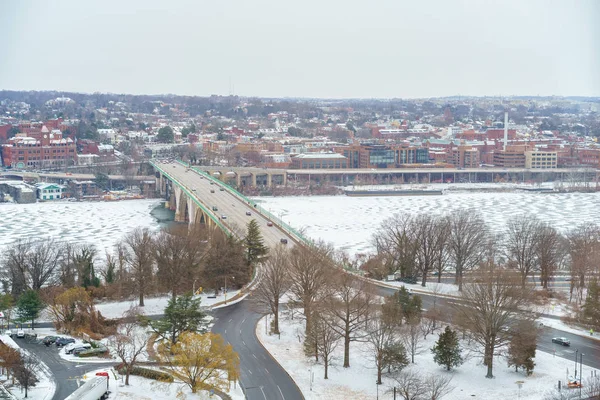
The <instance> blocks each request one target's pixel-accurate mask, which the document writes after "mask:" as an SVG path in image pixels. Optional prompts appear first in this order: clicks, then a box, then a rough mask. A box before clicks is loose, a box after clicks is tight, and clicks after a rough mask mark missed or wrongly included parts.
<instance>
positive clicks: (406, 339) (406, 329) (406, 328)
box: [400, 316, 423, 364]
mask: <svg viewBox="0 0 600 400" xmlns="http://www.w3.org/2000/svg"><path fill="white" fill-rule="evenodd" d="M400 337H401V340H402V343H403V344H404V347H405V348H406V351H407V352H408V354H410V362H411V363H413V364H414V363H415V356H416V355H417V354H421V353H422V352H423V344H422V342H421V320H420V318H418V317H416V316H415V317H412V318H410V319H409V320H408V321H407V322H406V324H404V325H403V326H402V328H401V332H400Z"/></svg>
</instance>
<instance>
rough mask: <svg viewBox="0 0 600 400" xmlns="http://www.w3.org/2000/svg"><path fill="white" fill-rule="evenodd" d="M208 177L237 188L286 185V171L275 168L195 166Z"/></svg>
mask: <svg viewBox="0 0 600 400" xmlns="http://www.w3.org/2000/svg"><path fill="white" fill-rule="evenodd" d="M194 168H195V169H197V170H201V171H203V172H205V173H207V174H209V175H212V176H214V177H215V178H218V179H219V180H221V181H223V182H225V183H233V182H235V184H236V185H237V187H242V186H252V187H256V186H266V187H272V186H273V185H283V186H285V185H287V174H288V171H287V170H285V169H277V168H268V169H267V168H255V167H215V166H204V165H202V166H195V167H194Z"/></svg>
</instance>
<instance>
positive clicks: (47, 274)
mask: <svg viewBox="0 0 600 400" xmlns="http://www.w3.org/2000/svg"><path fill="white" fill-rule="evenodd" d="M60 258H61V252H60V246H59V244H58V243H56V242H55V241H54V240H49V241H40V242H37V243H35V244H34V245H33V247H32V249H31V252H30V253H29V257H28V261H27V263H28V271H29V280H30V286H31V288H32V289H33V290H40V289H41V288H42V287H43V286H44V285H46V284H50V283H53V282H54V279H55V278H56V272H57V269H58V266H59V263H60Z"/></svg>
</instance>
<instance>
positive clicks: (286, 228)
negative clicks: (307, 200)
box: [177, 160, 314, 245]
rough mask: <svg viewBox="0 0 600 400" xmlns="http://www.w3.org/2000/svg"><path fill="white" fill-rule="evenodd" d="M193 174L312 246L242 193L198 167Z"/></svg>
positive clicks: (311, 241) (279, 219)
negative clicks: (215, 184) (222, 189)
mask: <svg viewBox="0 0 600 400" xmlns="http://www.w3.org/2000/svg"><path fill="white" fill-rule="evenodd" d="M177 162H178V163H179V164H181V165H183V166H185V167H189V166H188V164H187V163H185V162H183V161H179V160H178V161H177ZM191 168H192V169H193V170H194V171H195V172H197V173H198V174H201V175H202V176H204V177H205V178H207V179H209V180H211V181H212V182H215V183H217V184H218V185H219V186H221V187H223V188H224V189H225V190H227V191H228V192H229V193H230V194H232V195H234V196H235V197H237V198H238V199H240V200H241V201H243V202H244V203H246V204H248V205H251V206H252V207H253V208H254V209H255V210H257V211H258V212H259V213H260V214H261V215H262V216H264V217H266V218H267V219H268V220H270V221H271V222H273V223H274V224H277V225H278V226H279V227H280V228H281V229H283V230H284V231H286V232H288V233H289V234H290V235H292V236H294V237H295V238H296V240H298V241H300V242H303V243H305V244H308V245H312V244H314V242H313V240H312V239H310V238H307V237H305V236H304V235H302V234H301V233H300V232H298V231H297V230H296V229H294V228H293V227H292V226H290V225H289V224H287V223H285V222H284V221H283V220H282V219H281V218H279V217H277V216H276V215H273V214H272V213H271V212H269V211H267V210H266V209H265V208H264V207H262V206H261V205H260V204H259V203H257V202H256V201H254V200H252V199H250V198H248V197H246V196H244V195H243V194H242V193H240V192H238V191H237V190H235V189H234V188H232V187H231V186H229V185H227V184H226V183H225V182H223V181H221V180H220V179H217V178H215V177H214V176H212V175H211V174H208V173H206V172H204V171H202V169H201V168H199V167H195V166H192V167H191Z"/></svg>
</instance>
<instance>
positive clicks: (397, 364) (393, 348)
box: [383, 342, 409, 373]
mask: <svg viewBox="0 0 600 400" xmlns="http://www.w3.org/2000/svg"><path fill="white" fill-rule="evenodd" d="M408 363H409V360H408V356H407V355H406V349H405V348H404V345H403V344H402V343H400V342H391V343H387V344H386V345H385V346H384V348H383V367H384V368H387V370H388V373H392V372H397V371H402V369H403V368H404V367H406V366H407V365H408Z"/></svg>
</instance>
